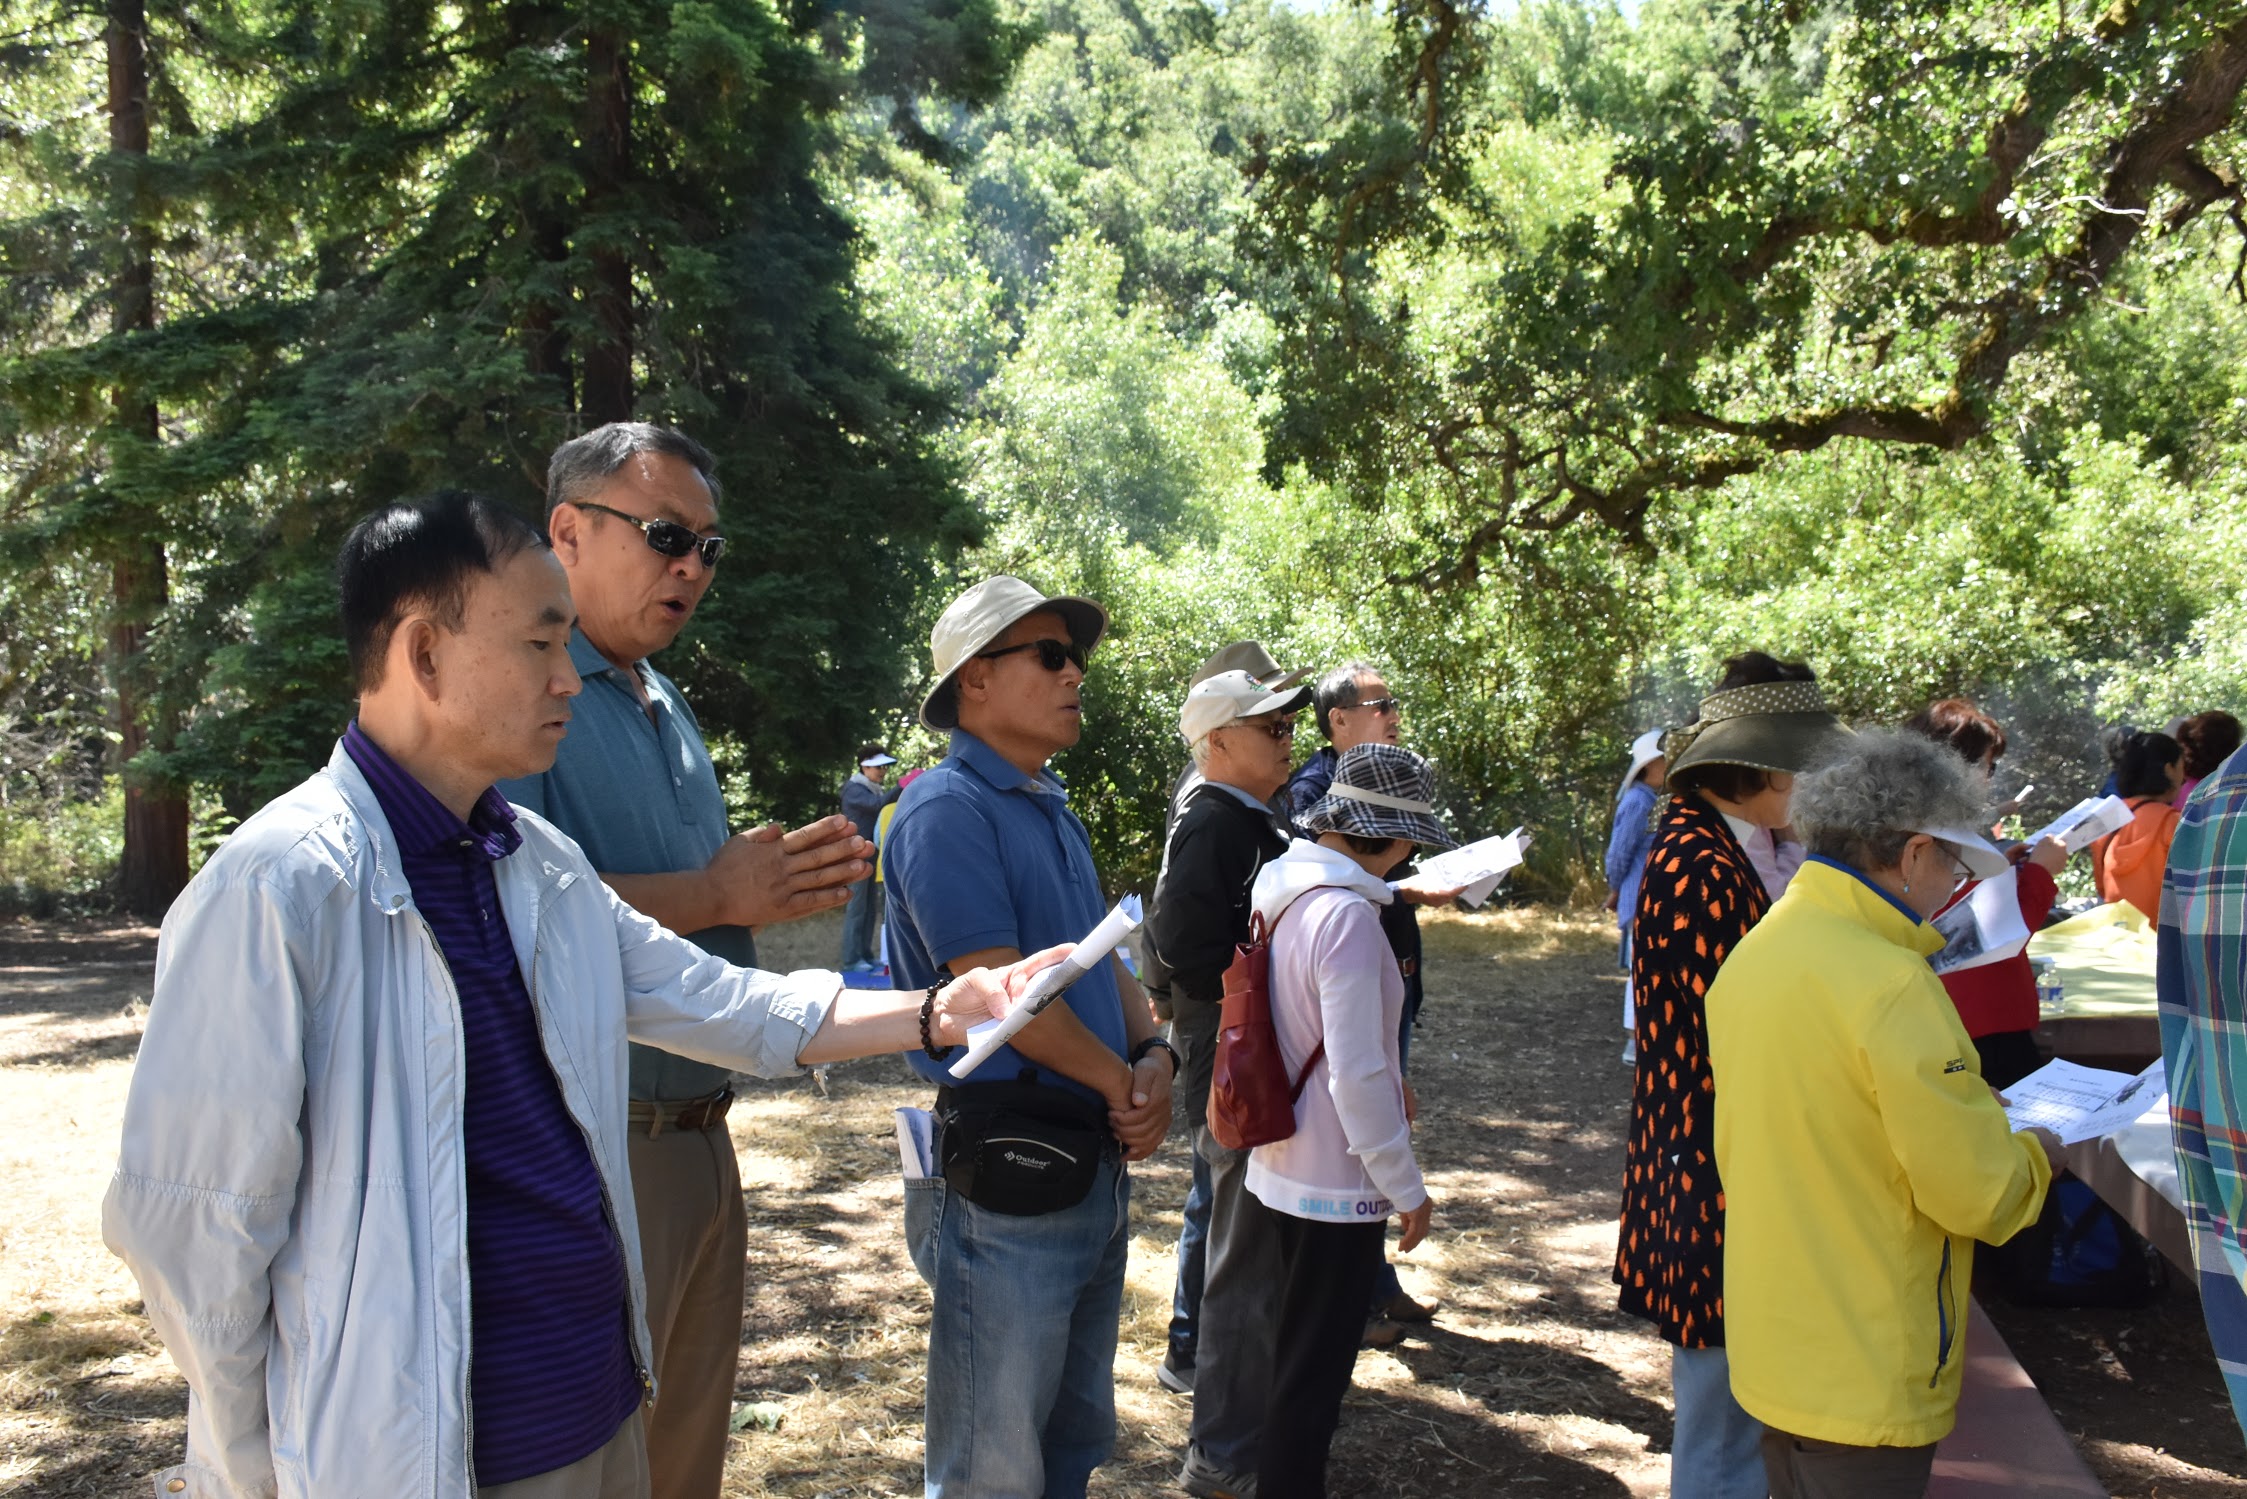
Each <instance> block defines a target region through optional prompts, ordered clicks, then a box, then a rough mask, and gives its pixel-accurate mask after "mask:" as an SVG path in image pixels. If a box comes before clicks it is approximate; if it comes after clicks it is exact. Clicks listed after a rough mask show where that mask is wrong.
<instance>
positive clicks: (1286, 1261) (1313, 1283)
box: [1246, 1197, 1388, 1499]
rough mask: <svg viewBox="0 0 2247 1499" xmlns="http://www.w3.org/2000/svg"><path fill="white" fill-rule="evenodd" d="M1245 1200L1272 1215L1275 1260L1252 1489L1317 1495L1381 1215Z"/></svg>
mask: <svg viewBox="0 0 2247 1499" xmlns="http://www.w3.org/2000/svg"><path fill="white" fill-rule="evenodd" d="M1246 1207H1247V1209H1248V1210H1249V1211H1251V1212H1255V1213H1260V1214H1262V1215H1264V1216H1265V1217H1266V1218H1268V1219H1270V1220H1271V1233H1272V1235H1273V1237H1274V1238H1275V1239H1276V1240H1277V1241H1278V1243H1279V1250H1280V1267H1281V1269H1280V1292H1279V1316H1278V1319H1277V1321H1276V1322H1275V1324H1274V1326H1273V1337H1272V1386H1271V1396H1270V1398H1269V1400H1268V1401H1267V1402H1266V1404H1265V1407H1264V1440H1263V1442H1262V1444H1261V1451H1260V1452H1259V1455H1258V1462H1257V1469H1256V1491H1257V1492H1258V1493H1259V1494H1264V1495H1268V1496H1270V1499H1324V1496H1325V1494H1326V1452H1327V1448H1328V1447H1329V1446H1330V1445H1331V1444H1332V1443H1333V1441H1334V1428H1335V1425H1336V1423H1338V1422H1339V1421H1340V1420H1341V1418H1342V1397H1343V1396H1344V1395H1346V1394H1348V1393H1349V1389H1350V1371H1351V1369H1352V1368H1353V1367H1355V1366H1356V1364H1357V1361H1358V1341H1359V1339H1360V1338H1361V1337H1363V1336H1364V1333H1365V1303H1366V1298H1367V1297H1369V1296H1370V1295H1372V1294H1373V1277H1374V1275H1375V1274H1376V1273H1377V1272H1378V1271H1379V1270H1380V1268H1381V1238H1382V1234H1383V1233H1384V1232H1385V1231H1386V1230H1387V1228H1388V1221H1387V1220H1386V1219H1382V1220H1379V1221H1376V1222H1372V1223H1320V1222H1313V1221H1312V1220H1310V1219H1308V1218H1296V1217H1291V1216H1289V1215H1288V1214H1286V1213H1276V1212H1273V1211H1272V1210H1271V1209H1270V1208H1268V1207H1266V1206H1264V1204H1262V1203H1261V1202H1258V1201H1257V1200H1256V1199H1255V1198H1253V1197H1250V1198H1248V1199H1247V1202H1246Z"/></svg>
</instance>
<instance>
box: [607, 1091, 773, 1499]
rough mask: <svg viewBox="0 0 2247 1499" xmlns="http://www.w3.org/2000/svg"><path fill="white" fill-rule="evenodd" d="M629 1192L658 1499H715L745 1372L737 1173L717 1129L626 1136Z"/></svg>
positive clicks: (727, 1141) (744, 1230)
mask: <svg viewBox="0 0 2247 1499" xmlns="http://www.w3.org/2000/svg"><path fill="white" fill-rule="evenodd" d="M630 1138H631V1142H632V1146H631V1151H632V1195H633V1199H634V1205H635V1207H636V1208H637V1210H638V1216H639V1221H640V1259H641V1263H642V1265H643V1267H644V1268H645V1270H646V1273H647V1284H648V1335H649V1337H650V1338H651V1339H652V1341H653V1342H654V1345H655V1347H654V1353H655V1384H656V1401H655V1406H654V1408H653V1409H652V1410H650V1411H649V1412H648V1413H647V1445H648V1455H649V1459H650V1461H649V1471H650V1477H651V1481H652V1488H651V1490H650V1492H651V1493H652V1494H653V1496H654V1499H717V1495H718V1487H719V1484H720V1482H721V1480H722V1479H723V1478H724V1475H725V1467H726V1435H727V1423H728V1422H729V1421H730V1420H731V1418H732V1416H733V1383H734V1377H735V1375H736V1373H737V1372H738V1371H739V1369H740V1366H741V1305H742V1295H743V1281H744V1279H745V1278H746V1269H747V1262H748V1253H749V1236H748V1221H747V1215H746V1214H745V1213H744V1212H743V1210H742V1204H741V1170H740V1167H739V1166H738V1165H737V1164H736V1163H735V1161H734V1156H733V1136H732V1135H730V1134H729V1133H727V1130H726V1127H725V1125H723V1124H717V1125H713V1126H712V1127H711V1128H709V1129H702V1130H675V1129H668V1128H667V1129H665V1130H664V1131H663V1133H661V1134H660V1135H657V1136H656V1137H654V1138H653V1139H650V1138H649V1137H648V1133H647V1129H646V1127H645V1126H638V1127H635V1128H634V1129H633V1130H632V1132H631V1136H630Z"/></svg>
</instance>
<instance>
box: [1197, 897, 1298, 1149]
mask: <svg viewBox="0 0 2247 1499" xmlns="http://www.w3.org/2000/svg"><path fill="white" fill-rule="evenodd" d="M1314 888H1319V889H1324V888H1326V887H1324V886H1318V887H1314ZM1303 893H1304V894H1305V895H1308V894H1310V891H1308V890H1306V891H1305V892H1303ZM1217 1026H1218V1029H1217V1058H1216V1064H1215V1067H1214V1069H1213V1072H1212V1076H1211V1079H1210V1084H1209V1132H1210V1133H1211V1134H1212V1135H1215V1136H1216V1137H1217V1143H1218V1144H1220V1145H1222V1146H1224V1147H1225V1148H1226V1149H1228V1150H1253V1149H1255V1148H1256V1147H1257V1146H1259V1145H1271V1144H1274V1143H1276V1142H1278V1141H1281V1140H1284V1139H1286V1138H1287V1137H1288V1136H1290V1135H1292V1134H1294V1133H1295V1100H1296V1099H1298V1098H1300V1097H1302V1096H1303V1087H1304V1084H1306V1083H1308V1082H1309V1081H1310V1080H1311V1072H1312V1069H1314V1068H1316V1067H1317V1066H1318V1064H1319V1058H1321V1057H1323V1056H1325V1055H1326V1038H1325V1037H1324V1036H1321V1037H1320V1038H1319V1044H1318V1045H1316V1046H1314V1047H1312V1048H1311V1055H1310V1056H1309V1058H1308V1059H1306V1060H1305V1061H1304V1063H1303V1071H1302V1073H1301V1075H1300V1076H1297V1077H1294V1078H1290V1077H1289V1076H1288V1075H1287V1060H1286V1058H1284V1057H1282V1056H1281V1055H1280V1038H1279V1033H1278V1032H1277V1031H1275V1030H1273V1029H1272V934H1271V932H1270V930H1268V929H1267V928H1266V927H1265V925H1264V916H1263V913H1262V912H1258V913H1257V914H1255V915H1253V916H1251V917H1250V918H1249V923H1248V941H1247V942H1245V943H1243V944H1242V945H1240V946H1239V947H1236V948H1235V949H1234V950H1233V961H1232V965H1231V966H1230V967H1228V968H1227V969H1226V970H1225V999H1224V1004H1223V1007H1222V1009H1221V1010H1220V1012H1219V1016H1218V1022H1217Z"/></svg>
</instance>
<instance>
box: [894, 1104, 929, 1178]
mask: <svg viewBox="0 0 2247 1499" xmlns="http://www.w3.org/2000/svg"><path fill="white" fill-rule="evenodd" d="M897 1164H898V1167H899V1168H900V1169H901V1170H902V1171H903V1172H904V1173H905V1179H906V1180H907V1181H909V1182H910V1181H920V1180H921V1179H922V1178H924V1177H930V1176H934V1175H936V1116H935V1115H934V1114H932V1113H930V1112H929V1111H928V1110H927V1109H899V1110H898V1111H897Z"/></svg>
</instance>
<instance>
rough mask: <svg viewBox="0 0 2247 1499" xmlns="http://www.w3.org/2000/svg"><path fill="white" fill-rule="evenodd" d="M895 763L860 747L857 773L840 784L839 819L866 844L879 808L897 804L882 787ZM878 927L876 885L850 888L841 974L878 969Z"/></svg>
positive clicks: (875, 748) (870, 746) (877, 749)
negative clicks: (840, 817)
mask: <svg viewBox="0 0 2247 1499" xmlns="http://www.w3.org/2000/svg"><path fill="white" fill-rule="evenodd" d="M896 763H897V757H896V756H895V755H892V754H891V753H890V752H889V751H888V750H885V749H883V748H882V747H881V746H880V745H878V744H874V743H871V742H869V743H866V744H862V745H860V746H859V747H858V769H857V770H855V771H853V772H852V773H851V777H850V779H849V780H847V781H845V782H843V789H842V797H841V801H842V806H843V816H845V817H847V818H849V819H850V821H851V826H852V827H853V828H854V829H856V830H857V833H858V836H859V837H861V838H863V839H865V840H866V841H867V842H868V843H872V842H873V841H874V825H875V824H876V823H877V822H879V821H880V820H881V816H882V808H884V807H886V806H888V805H889V804H890V803H891V802H893V801H895V800H897V792H896V791H894V790H893V789H891V788H890V787H889V786H887V785H885V784H884V782H886V781H887V780H888V779H889V768H890V767H891V766H892V765H895V764H896ZM881 927H882V887H881V884H880V882H879V881H876V880H862V881H860V882H859V883H858V884H855V885H853V886H851V887H850V904H849V905H848V906H846V907H845V908H844V909H843V956H842V970H843V972H845V973H871V972H873V971H874V970H875V969H877V968H879V967H881V966H882V965H881V960H880V957H879V955H878V954H879V949H878V948H877V947H876V945H875V938H874V934H875V933H876V932H879V931H880V930H881Z"/></svg>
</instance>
